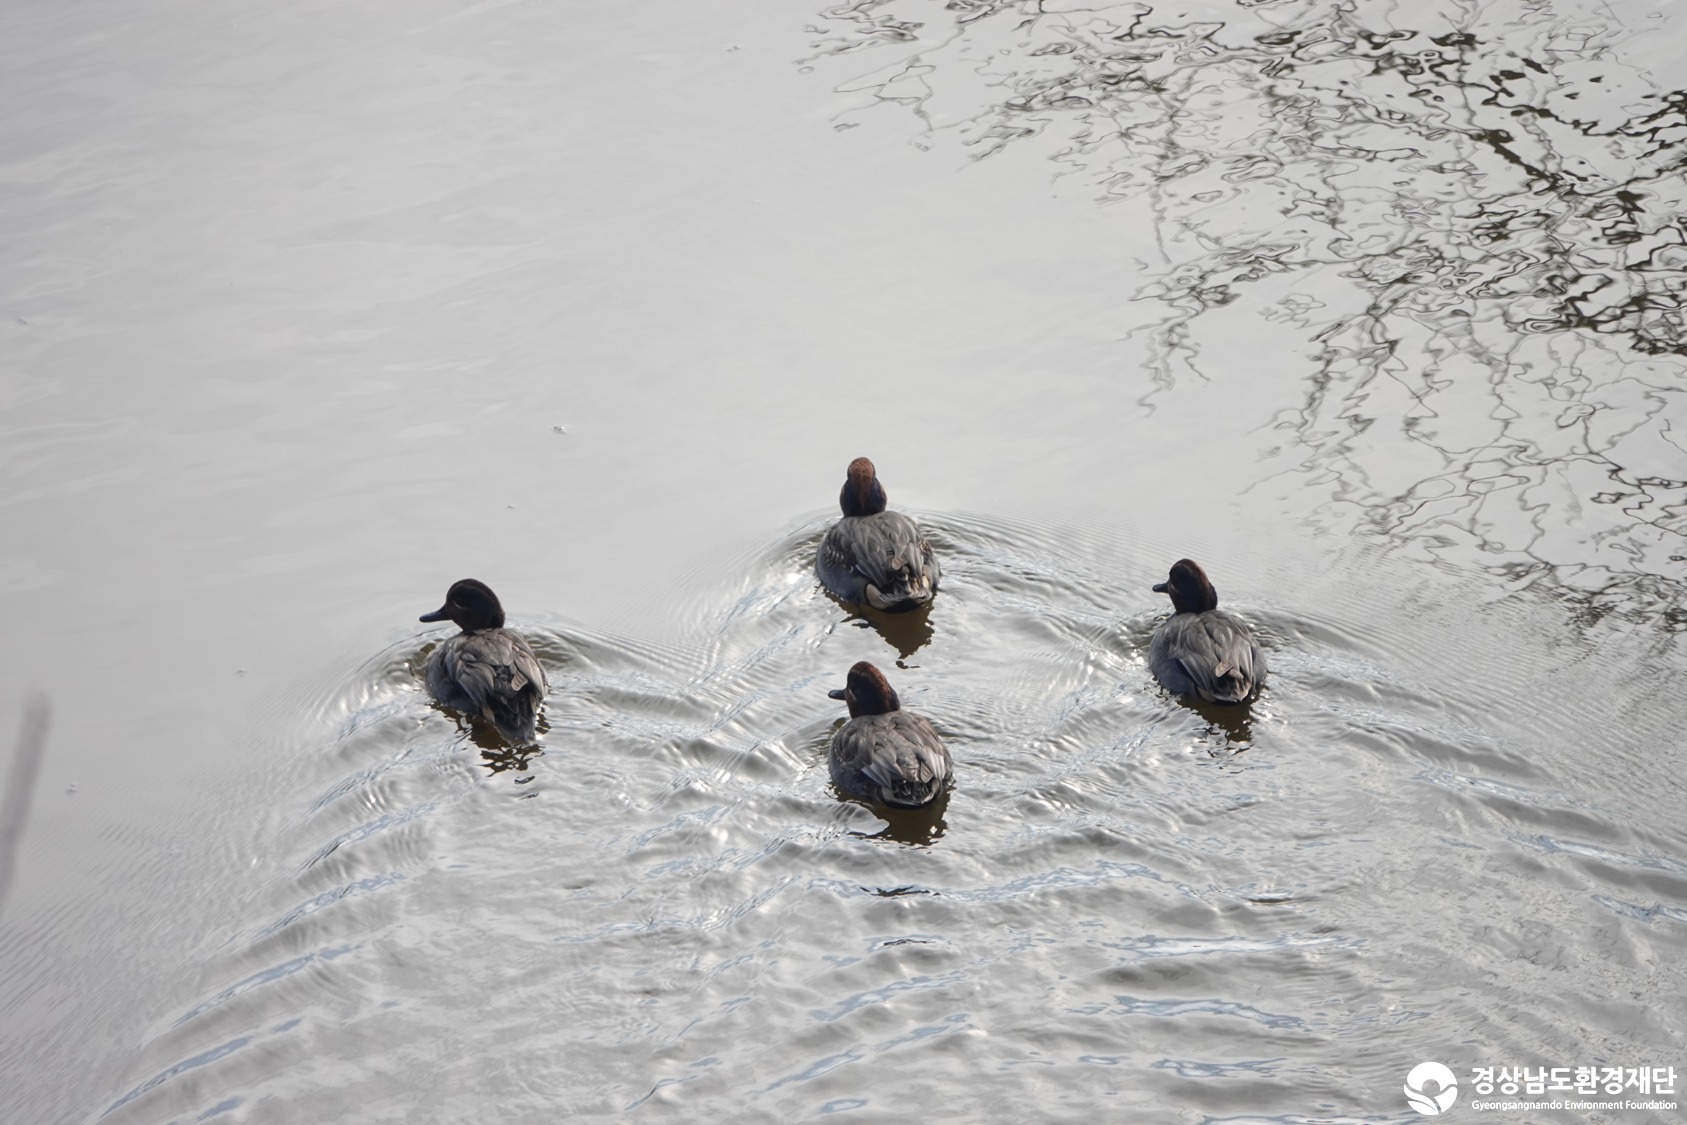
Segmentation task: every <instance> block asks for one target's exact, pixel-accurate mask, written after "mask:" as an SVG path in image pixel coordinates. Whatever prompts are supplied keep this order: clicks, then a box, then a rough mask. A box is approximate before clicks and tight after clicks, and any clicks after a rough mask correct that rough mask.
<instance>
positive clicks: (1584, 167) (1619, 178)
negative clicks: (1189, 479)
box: [809, 0, 1687, 630]
mask: <svg viewBox="0 0 1687 1125" xmlns="http://www.w3.org/2000/svg"><path fill="white" fill-rule="evenodd" d="M825 15H826V16H827V17H828V20H829V22H828V24H827V25H826V26H825V27H824V28H822V29H821V34H822V36H823V38H822V39H821V41H820V42H819V43H818V45H817V52H816V54H815V56H814V57H813V58H812V59H810V60H809V61H811V62H813V61H817V60H819V59H822V58H826V57H830V56H840V55H841V56H850V55H853V54H855V53H856V52H859V51H863V50H866V49H868V48H875V47H876V48H879V50H880V52H881V56H880V57H882V52H883V51H886V50H894V51H897V52H899V53H900V55H901V58H900V60H899V61H897V62H895V63H892V64H891V65H889V66H883V67H881V68H880V69H877V70H875V71H873V72H872V73H871V74H870V75H869V76H868V77H866V78H862V79H858V80H856V81H854V82H850V83H846V84H844V85H843V86H841V87H840V89H847V90H852V91H859V92H860V93H861V94H862V96H863V98H864V99H865V101H864V103H863V104H864V106H865V105H875V104H883V103H886V102H890V103H896V104H898V105H901V106H905V107H908V108H910V109H911V110H912V111H913V112H915V113H916V114H918V115H920V116H921V117H922V118H924V119H925V120H926V122H927V124H928V126H930V128H929V129H928V131H927V135H926V137H925V138H923V139H922V141H921V143H922V144H927V143H929V138H930V137H931V136H935V135H937V132H938V130H940V129H945V130H953V132H954V134H955V135H957V136H958V137H959V138H960V140H961V142H962V143H963V144H964V145H965V146H967V148H968V149H969V150H970V152H971V153H972V154H973V156H974V157H975V158H979V159H981V158H983V157H986V156H989V155H992V154H994V153H996V152H999V151H1001V150H1002V149H1003V148H1004V147H1006V146H1009V145H1013V144H1015V143H1019V142H1024V141H1026V140H1028V139H1030V138H1041V140H1042V142H1043V143H1045V144H1047V145H1050V146H1051V148H1050V156H1051V157H1052V159H1054V160H1056V161H1057V162H1059V163H1060V164H1061V165H1062V166H1063V169H1064V170H1065V171H1067V172H1074V173H1081V174H1083V175H1085V176H1087V177H1090V178H1091V179H1092V180H1093V181H1094V182H1095V183H1097V184H1098V185H1099V186H1100V187H1101V189H1102V190H1103V192H1104V199H1105V200H1107V201H1116V200H1135V201H1138V202H1140V203H1143V204H1146V205H1148V206H1151V207H1152V209H1153V213H1154V216H1155V221H1156V225H1157V229H1158V234H1159V239H1160V243H1161V247H1162V250H1163V252H1164V255H1165V265H1164V267H1163V268H1161V269H1160V270H1159V271H1157V276H1156V277H1155V279H1154V281H1153V282H1152V283H1151V284H1150V285H1149V286H1147V287H1146V288H1144V289H1143V290H1142V291H1140V292H1139V293H1137V294H1136V295H1135V296H1136V297H1137V299H1140V300H1151V301H1155V302H1158V303H1159V304H1161V305H1162V306H1163V307H1164V309H1165V312H1164V314H1163V315H1161V316H1160V317H1159V318H1158V319H1157V320H1156V321H1155V322H1154V323H1153V324H1152V325H1151V326H1149V328H1148V329H1147V331H1149V332H1151V333H1152V335H1153V347H1152V349H1151V356H1152V358H1151V362H1150V372H1149V375H1150V382H1151V386H1150V387H1149V388H1148V390H1147V394H1146V395H1145V401H1151V400H1152V399H1153V397H1154V396H1156V395H1160V394H1164V393H1166V392H1169V391H1170V390H1172V389H1173V388H1174V387H1175V386H1176V385H1177V382H1178V380H1179V378H1180V377H1181V376H1183V375H1185V374H1186V373H1189V372H1196V371H1198V370H1199V368H1198V366H1197V364H1198V362H1199V353H1200V347H1201V330H1202V327H1203V320H1202V318H1203V316H1205V315H1207V314H1209V313H1211V312H1212V310H1214V309H1217V308H1219V307H1222V306H1225V305H1228V304H1231V303H1232V302H1235V301H1238V300H1239V299H1241V298H1243V297H1245V296H1248V297H1251V298H1253V299H1256V300H1259V301H1260V302H1261V310H1260V311H1261V313H1262V315H1265V316H1266V317H1268V318H1270V319H1274V320H1277V321H1279V322H1282V323H1286V324H1288V325H1290V326H1292V327H1294V328H1297V329H1300V330H1303V331H1304V332H1305V334H1306V339H1307V340H1308V341H1309V343H1310V344H1311V345H1312V350H1311V352H1310V359H1309V361H1308V363H1307V365H1306V366H1305V367H1304V368H1303V369H1301V370H1298V371H1295V372H1293V374H1294V376H1295V378H1296V380H1297V389H1296V391H1295V392H1294V394H1295V395H1296V397H1297V399H1298V401H1296V402H1294V403H1293V404H1292V405H1284V406H1283V407H1282V408H1281V409H1280V410H1279V411H1278V412H1277V413H1276V414H1275V416H1274V417H1272V418H1271V419H1269V426H1270V427H1272V428H1274V429H1275V430H1276V431H1278V432H1280V434H1281V435H1282V438H1283V442H1282V445H1281V446H1279V447H1278V448H1277V449H1276V450H1272V451H1268V452H1272V453H1275V454H1276V455H1277V457H1279V458H1280V460H1276V461H1274V462H1273V463H1274V464H1276V465H1279V466H1281V468H1280V469H1279V472H1280V473H1292V474H1300V475H1303V476H1304V477H1305V478H1306V479H1308V480H1309V481H1311V482H1312V483H1313V484H1314V485H1316V486H1317V487H1318V488H1319V490H1320V492H1321V493H1323V494H1327V495H1329V496H1331V497H1332V498H1333V499H1334V500H1335V501H1337V503H1335V504H1333V505H1324V506H1323V507H1322V508H1321V509H1320V512H1319V514H1318V516H1317V517H1315V518H1319V519H1323V520H1326V521H1329V522H1331V523H1333V524H1335V525H1338V526H1341V527H1344V528H1356V529H1361V530H1365V531H1368V532H1371V533H1374V534H1379V535H1383V536H1387V537H1389V538H1391V539H1393V540H1394V541H1396V542H1401V543H1405V544H1409V545H1410V546H1411V547H1412V548H1414V549H1416V550H1418V551H1420V552H1422V553H1423V554H1424V555H1425V556H1426V557H1428V558H1431V559H1435V560H1441V561H1455V562H1459V563H1463V564H1467V565H1468V564H1472V563H1474V564H1477V565H1481V566H1483V567H1485V568H1487V569H1489V570H1490V571H1492V572H1494V573H1496V574H1498V575H1500V576H1501V577H1503V579H1504V580H1505V581H1506V582H1507V583H1508V584H1510V585H1511V586H1512V587H1513V588H1516V589H1521V588H1523V587H1526V586H1529V585H1532V584H1534V583H1536V582H1538V581H1540V580H1542V579H1546V580H1550V582H1551V583H1552V586H1553V588H1554V589H1556V590H1557V591H1559V592H1560V593H1562V594H1563V595H1565V596H1567V597H1568V598H1570V599H1571V600H1572V601H1574V602H1576V603H1577V604H1578V605H1579V606H1580V607H1581V609H1582V611H1583V612H1584V613H1585V614H1586V615H1588V616H1592V617H1598V616H1603V615H1605V614H1608V613H1612V612H1616V613H1619V614H1621V615H1623V616H1627V617H1632V618H1634V619H1636V620H1644V621H1649V622H1652V623H1655V624H1661V625H1664V626H1665V627H1668V628H1672V629H1678V630H1679V629H1684V628H1687V602H1684V599H1683V596H1682V595H1683V579H1684V577H1687V568H1684V566H1683V563H1684V562H1687V479H1683V478H1687V444H1684V441H1687V439H1684V436H1683V435H1684V434H1687V408H1684V401H1683V395H1684V391H1687V380H1684V379H1683V357H1687V335H1684V328H1683V318H1682V316H1683V314H1682V295H1683V292H1684V290H1687V229H1684V227H1683V223H1682V212H1683V208H1684V206H1687V204H1684V201H1687V180H1684V178H1683V167H1684V166H1687V159H1684V158H1687V148H1684V143H1687V92H1683V91H1674V90H1664V89H1660V88H1658V87H1656V86H1655V85H1654V84H1653V82H1652V81H1651V80H1650V78H1649V77H1648V76H1647V74H1646V73H1645V72H1644V71H1643V70H1642V69H1640V67H1639V66H1637V65H1635V64H1633V63H1632V62H1627V61H1625V58H1628V57H1631V56H1632V54H1633V51H1632V49H1631V47H1632V44H1633V43H1634V42H1637V40H1636V32H1637V30H1644V29H1645V28H1644V27H1642V26H1641V25H1646V24H1647V23H1648V20H1649V19H1650V20H1654V21H1655V20H1656V19H1657V18H1659V17H1657V16H1656V15H1653V14H1652V13H1645V12H1642V13H1639V14H1637V15H1636V17H1635V18H1634V19H1633V20H1630V21H1628V22H1627V23H1625V22H1623V19H1622V18H1621V17H1620V15H1619V14H1614V12H1613V9H1612V8H1611V7H1609V6H1607V5H1604V4H1597V3H1592V2H1588V0H1571V2H1565V3H1538V2H1532V0H1496V2H1492V3H1468V4H1460V3H1451V2H1443V3H1430V4H1424V5H1414V6H1411V7H1405V8H1402V7H1400V6H1398V5H1395V4H1392V3H1380V2H1374V0H1359V2H1357V3H1329V2H1327V0H1299V2H1296V0H1276V2H1273V0H1235V2H1234V3H1226V2H1219V0H1202V2H1198V3H1193V4H1179V5H1177V6H1175V7H1162V8H1160V9H1158V10H1157V9H1154V8H1151V7H1150V6H1149V5H1146V4H1137V3H1109V2H1108V0H1042V2H1041V3H1040V4H1039V3H1037V2H1035V0H1011V2H1010V0H949V2H948V3H946V4H945V3H943V2H942V0H861V2H854V3H844V4H840V5H836V6H834V7H831V8H829V9H827V10H826V12H825ZM934 99H940V100H941V101H942V102H943V103H945V104H946V105H947V107H948V109H950V110H954V109H955V103H956V101H957V99H958V100H959V102H960V108H959V111H958V112H954V113H947V114H940V113H937V112H935V111H934ZM951 119H953V124H948V123H946V122H948V121H949V120H951ZM1283 287H1287V288H1289V289H1291V290H1292V291H1290V292H1288V293H1287V295H1285V296H1282V297H1281V298H1280V299H1278V300H1276V301H1275V302H1274V303H1269V304H1267V303H1265V302H1266V301H1268V300H1269V296H1270V295H1274V293H1275V290H1276V289H1278V288H1283Z"/></svg>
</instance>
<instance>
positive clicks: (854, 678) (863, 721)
mask: <svg viewBox="0 0 1687 1125" xmlns="http://www.w3.org/2000/svg"><path fill="white" fill-rule="evenodd" d="M848 683H849V686H848V687H846V688H841V689H838V690H836V691H832V692H828V693H827V694H828V695H830V696H831V697H832V698H833V699H842V700H844V701H845V702H847V703H848V704H849V722H847V723H845V724H844V725H843V727H842V728H841V729H839V731H838V733H837V734H835V735H833V736H832V751H831V755H830V760H831V767H832V780H833V781H834V782H836V783H837V786H838V788H839V789H842V790H844V791H845V792H847V793H853V794H855V795H856V796H857V797H865V798H867V799H868V800H869V801H878V802H880V803H881V804H886V805H895V806H897V807H898V808H906V809H913V808H919V807H920V806H921V805H929V804H931V802H933V801H935V800H936V799H937V798H938V796H939V795H940V794H942V792H943V787H944V786H946V785H947V784H948V783H949V778H950V776H951V775H952V774H953V773H954V765H953V763H952V762H951V761H950V760H949V751H948V750H947V749H946V748H945V747H944V745H943V740H942V739H941V738H939V737H937V730H936V728H935V727H933V726H932V725H931V723H929V722H928V721H926V720H925V719H922V718H920V716H918V715H915V714H912V713H910V712H908V711H904V710H902V701H901V700H900V699H898V698H897V697H896V689H895V688H893V687H891V686H890V683H889V682H888V681H887V680H886V679H885V677H884V673H883V672H881V671H879V670H878V669H877V668H875V667H873V666H872V665H871V664H869V663H867V662H866V661H865V660H863V661H861V662H860V663H859V664H857V665H855V667H853V668H851V669H850V670H849V680H848Z"/></svg>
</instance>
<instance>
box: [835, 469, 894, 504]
mask: <svg viewBox="0 0 1687 1125" xmlns="http://www.w3.org/2000/svg"><path fill="white" fill-rule="evenodd" d="M838 504H839V505H840V506H841V507H842V508H843V514H844V515H846V516H871V515H876V514H877V513H879V512H882V511H884V510H885V490H884V485H882V484H880V483H879V474H878V473H877V472H875V471H874V469H873V463H872V462H871V461H869V460H867V458H865V457H857V458H856V459H855V460H853V461H851V462H850V463H849V476H848V477H847V478H845V480H844V486H843V491H842V492H840V493H839V494H838Z"/></svg>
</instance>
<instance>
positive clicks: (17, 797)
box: [0, 693, 52, 907]
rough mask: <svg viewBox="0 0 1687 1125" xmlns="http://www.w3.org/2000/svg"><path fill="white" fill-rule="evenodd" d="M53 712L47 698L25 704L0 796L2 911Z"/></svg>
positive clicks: (30, 699)
mask: <svg viewBox="0 0 1687 1125" xmlns="http://www.w3.org/2000/svg"><path fill="white" fill-rule="evenodd" d="M51 717H52V711H51V709H50V708H49V707H48V705H47V697H46V696H45V695H41V694H40V693H36V694H34V695H31V696H30V697H29V698H28V699H26V700H25V701H24V705H23V725H22V727H21V728H20V729H19V731H18V748H17V751H16V752H15V753H14V754H13V755H12V768H11V770H10V772H9V773H8V774H7V775H6V788H5V790H4V791H3V792H0V907H4V906H5V905H6V892H7V891H9V890H11V889H12V872H13V870H14V869H15V867H16V865H17V857H18V841H19V840H21V839H22V838H23V824H24V821H25V820H26V819H28V817H29V798H30V795H31V794H32V793H34V792H35V776H36V775H37V774H39V773H40V772H41V757H42V752H43V751H44V750H46V748H47V725H48V723H49V721H50V720H51Z"/></svg>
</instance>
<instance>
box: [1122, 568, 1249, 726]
mask: <svg viewBox="0 0 1687 1125" xmlns="http://www.w3.org/2000/svg"><path fill="white" fill-rule="evenodd" d="M1154 592H1155V593H1156V594H1170V595H1171V599H1172V608H1173V613H1172V615H1171V616H1170V617H1168V618H1166V620H1165V621H1163V622H1162V623H1161V624H1160V627H1159V628H1158V629H1156V630H1154V640H1153V642H1152V643H1150V644H1149V646H1148V667H1149V668H1150V669H1152V670H1153V672H1154V676H1155V678H1156V679H1158V680H1159V681H1160V682H1161V683H1162V684H1164V685H1165V686H1166V689H1167V690H1168V691H1172V692H1176V693H1177V694H1178V695H1196V696H1199V697H1200V698H1202V699H1204V700H1206V701H1207V702H1208V703H1241V702H1243V701H1244V700H1246V699H1247V698H1248V697H1249V696H1250V695H1252V694H1253V693H1254V692H1255V691H1257V690H1258V689H1259V686H1260V685H1261V684H1262V683H1264V682H1265V653H1263V652H1261V651H1260V648H1259V645H1258V643H1256V642H1255V641H1254V634H1253V630H1252V629H1249V628H1248V626H1247V623H1246V622H1245V621H1243V620H1241V619H1240V618H1238V617H1233V616H1231V615H1230V614H1228V613H1225V612H1224V611H1223V610H1221V609H1219V608H1218V591H1217V590H1214V589H1213V584H1212V583H1211V582H1209V581H1207V574H1206V571H1204V570H1202V569H1201V567H1200V564H1198V563H1197V562H1195V561H1194V560H1193V559H1179V560H1178V561H1177V562H1176V563H1173V564H1172V569H1171V574H1170V575H1169V576H1168V577H1167V578H1166V580H1165V581H1164V582H1161V583H1159V584H1158V585H1156V586H1155V587H1154Z"/></svg>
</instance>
